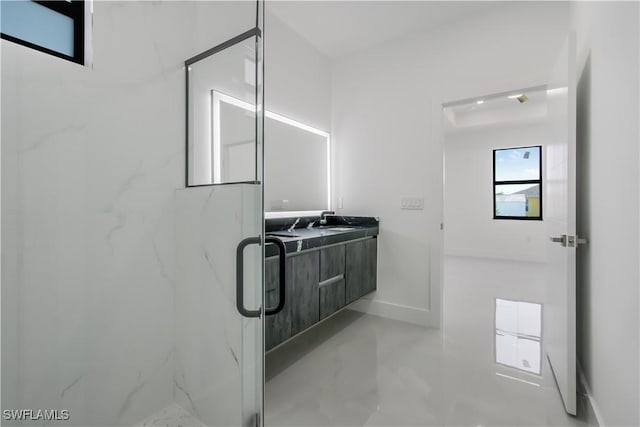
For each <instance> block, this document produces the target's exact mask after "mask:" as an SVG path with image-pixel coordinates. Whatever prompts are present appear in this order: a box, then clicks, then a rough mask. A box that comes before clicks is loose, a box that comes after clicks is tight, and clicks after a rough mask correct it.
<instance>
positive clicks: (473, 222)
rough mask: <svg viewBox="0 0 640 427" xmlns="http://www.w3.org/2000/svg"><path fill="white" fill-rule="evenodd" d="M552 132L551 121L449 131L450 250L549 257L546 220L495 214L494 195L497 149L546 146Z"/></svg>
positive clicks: (493, 255)
mask: <svg viewBox="0 0 640 427" xmlns="http://www.w3.org/2000/svg"><path fill="white" fill-rule="evenodd" d="M547 135H548V126H547V125H545V124H544V123H538V124H521V125H517V124H506V125H500V126H485V127H475V128H472V129H466V130H457V131H452V132H448V133H447V135H446V137H445V142H444V150H445V190H444V191H445V204H444V217H445V218H446V223H447V228H446V230H445V233H444V236H445V238H444V239H445V240H444V244H445V254H447V255H461V256H478V257H490V258H499V259H510V260H519V261H535V262H544V261H546V258H545V257H546V252H545V247H546V242H547V237H546V232H545V224H544V222H543V221H518V220H494V219H493V198H492V195H493V150H494V149H497V148H512V147H523V146H531V145H543V146H544V142H545V139H546V137H547ZM543 150H544V147H543ZM543 156H544V151H543Z"/></svg>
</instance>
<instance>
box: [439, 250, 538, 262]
mask: <svg viewBox="0 0 640 427" xmlns="http://www.w3.org/2000/svg"><path fill="white" fill-rule="evenodd" d="M445 255H448V256H459V257H471V258H490V259H497V260H501V261H522V262H537V263H545V262H547V260H546V258H545V257H544V256H543V255H540V254H530V253H518V252H513V253H502V252H492V251H483V250H470V249H463V248H450V249H447V250H446V251H445Z"/></svg>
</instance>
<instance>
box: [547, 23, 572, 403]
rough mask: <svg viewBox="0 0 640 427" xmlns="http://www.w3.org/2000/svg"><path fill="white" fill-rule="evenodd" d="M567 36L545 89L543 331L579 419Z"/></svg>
mask: <svg viewBox="0 0 640 427" xmlns="http://www.w3.org/2000/svg"><path fill="white" fill-rule="evenodd" d="M575 58H576V55H575V36H573V35H571V36H570V37H568V39H567V41H566V42H565V45H564V47H563V49H562V51H561V54H560V56H559V59H558V61H557V63H556V66H555V69H554V71H553V74H552V77H551V81H550V84H549V87H548V90H547V98H548V108H549V117H550V118H551V120H550V127H549V130H550V133H549V140H548V141H547V146H546V155H545V159H546V160H545V166H546V174H545V192H544V193H545V194H546V199H545V213H544V215H545V218H544V219H545V223H546V228H547V233H548V236H549V240H548V243H547V244H548V252H547V253H548V280H547V293H548V298H547V305H546V307H545V316H544V317H545V331H544V333H545V334H546V340H545V341H546V349H547V358H548V360H549V363H550V365H551V369H552V371H553V375H554V378H555V380H556V384H557V386H558V389H559V391H560V395H561V396H562V401H563V403H564V406H565V410H566V411H567V412H568V413H569V414H573V415H575V414H576V250H577V248H578V240H577V239H578V238H577V236H576V66H575Z"/></svg>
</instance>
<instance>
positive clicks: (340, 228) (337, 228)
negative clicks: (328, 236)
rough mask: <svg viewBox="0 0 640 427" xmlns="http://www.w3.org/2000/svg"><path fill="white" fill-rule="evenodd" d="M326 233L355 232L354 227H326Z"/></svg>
mask: <svg viewBox="0 0 640 427" xmlns="http://www.w3.org/2000/svg"><path fill="white" fill-rule="evenodd" d="M326 230H327V231H351V230H355V227H327V228H326Z"/></svg>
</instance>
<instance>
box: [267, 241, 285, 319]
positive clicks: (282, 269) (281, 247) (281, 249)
mask: <svg viewBox="0 0 640 427" xmlns="http://www.w3.org/2000/svg"><path fill="white" fill-rule="evenodd" d="M264 240H265V242H267V243H273V244H274V245H276V246H277V247H278V250H279V253H278V260H279V265H280V269H279V273H280V281H279V285H278V287H279V292H278V305H277V306H275V307H273V308H266V309H265V310H264V314H266V315H267V316H271V315H274V314H278V313H280V312H281V311H282V309H283V308H284V304H285V298H286V288H287V274H286V268H287V248H286V247H285V245H284V243H283V242H282V240H280V239H278V238H277V237H273V236H267V237H266V238H265V239H264Z"/></svg>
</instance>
